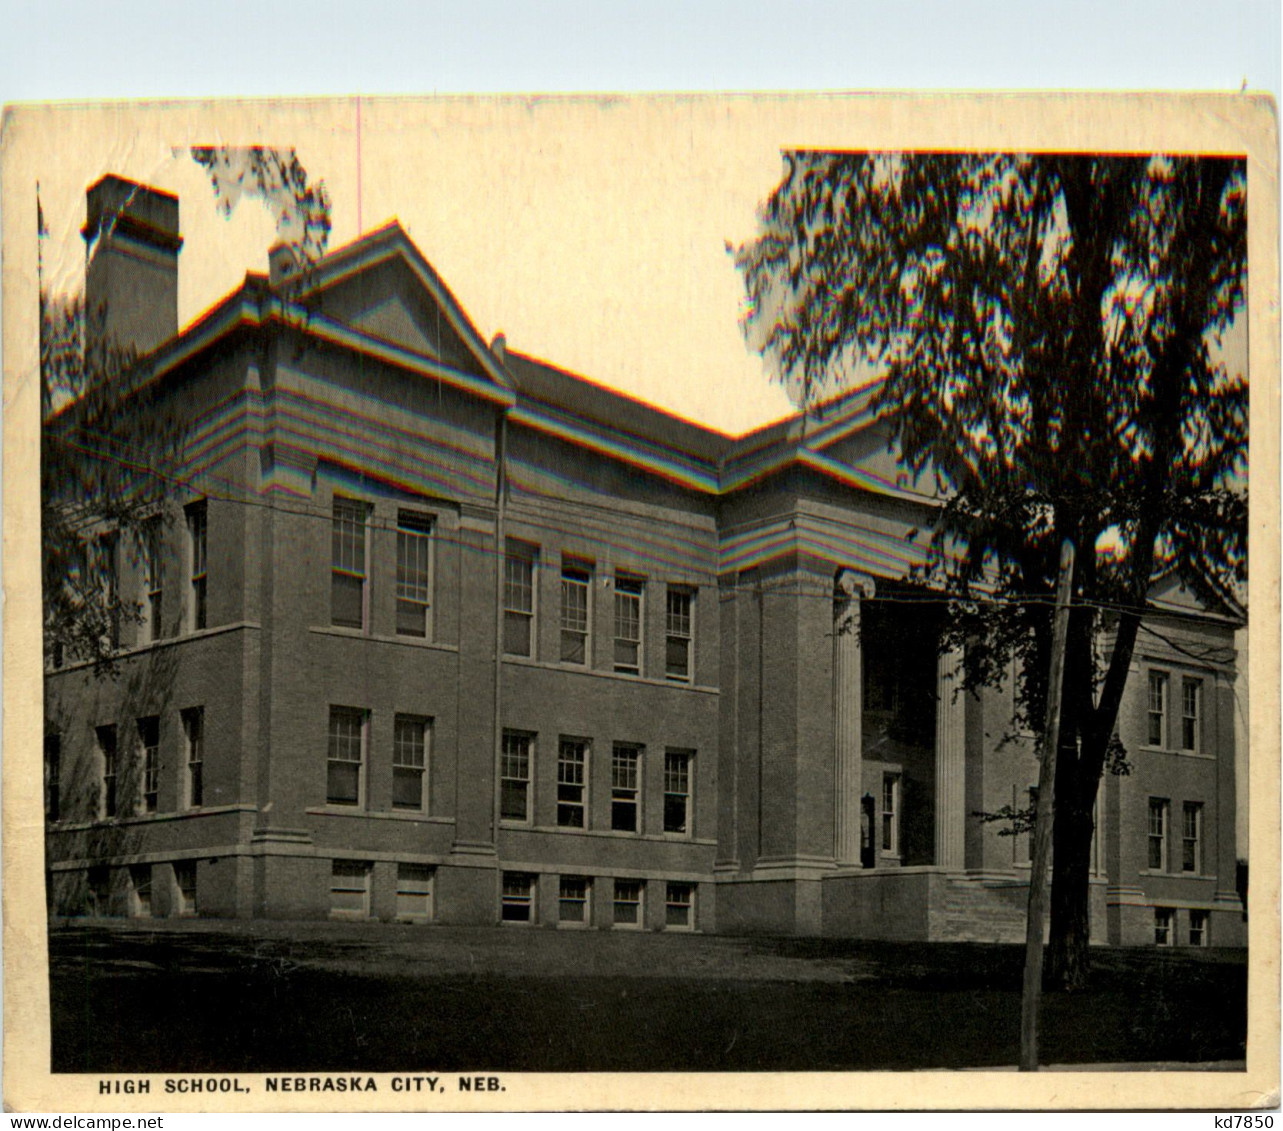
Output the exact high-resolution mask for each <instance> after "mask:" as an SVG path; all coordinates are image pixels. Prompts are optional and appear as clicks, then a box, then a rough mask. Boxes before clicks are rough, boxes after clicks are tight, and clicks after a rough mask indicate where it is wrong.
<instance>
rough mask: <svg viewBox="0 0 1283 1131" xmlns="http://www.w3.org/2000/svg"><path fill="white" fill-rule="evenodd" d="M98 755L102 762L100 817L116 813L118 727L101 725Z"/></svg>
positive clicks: (98, 732)
mask: <svg viewBox="0 0 1283 1131" xmlns="http://www.w3.org/2000/svg"><path fill="white" fill-rule="evenodd" d="M96 733H97V735H98V757H99V759H100V761H101V764H102V798H101V802H100V804H99V806H98V815H99V816H100V817H114V816H115V815H116V728H115V726H114V725H113V726H105V727H99V728H98V729H97V732H96Z"/></svg>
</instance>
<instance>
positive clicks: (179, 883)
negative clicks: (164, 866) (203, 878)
mask: <svg viewBox="0 0 1283 1131" xmlns="http://www.w3.org/2000/svg"><path fill="white" fill-rule="evenodd" d="M174 911H175V912H176V913H177V914H179V915H195V914H196V861H195V860H180V861H179V862H178V863H176V864H175V865H174Z"/></svg>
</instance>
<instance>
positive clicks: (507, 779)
mask: <svg viewBox="0 0 1283 1131" xmlns="http://www.w3.org/2000/svg"><path fill="white" fill-rule="evenodd" d="M532 737H533V736H531V735H529V734H520V733H518V732H517V731H511V730H506V731H504V732H503V759H502V767H501V770H502V773H501V775H500V783H499V816H500V817H501V818H502V819H503V820H505V821H529V820H530V752H531V747H532V746H533V745H534V743H533V740H532Z"/></svg>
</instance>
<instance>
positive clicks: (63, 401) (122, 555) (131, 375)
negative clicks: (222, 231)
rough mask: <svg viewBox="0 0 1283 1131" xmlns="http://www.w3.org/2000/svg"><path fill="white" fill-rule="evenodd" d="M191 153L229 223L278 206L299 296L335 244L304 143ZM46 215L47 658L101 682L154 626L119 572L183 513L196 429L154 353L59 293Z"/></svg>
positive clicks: (43, 464)
mask: <svg viewBox="0 0 1283 1131" xmlns="http://www.w3.org/2000/svg"><path fill="white" fill-rule="evenodd" d="M188 153H189V155H190V157H191V159H192V160H193V161H195V162H196V163H197V164H198V165H200V166H201V167H202V168H203V169H205V170H206V172H207V173H208V174H209V177H210V182H211V185H212V187H213V190H214V195H215V198H216V200H217V201H218V202H219V203H218V208H219V211H220V212H221V213H222V215H223V216H224V217H230V215H231V213H232V212H233V211H234V209H235V207H236V204H237V203H238V202H239V201H240V199H241V198H242V197H257V198H259V199H260V200H261V201H262V203H263V204H264V206H265V207H267V208H268V209H269V211H270V212H271V214H272V216H273V218H274V219H275V222H276V234H277V239H278V241H279V243H280V244H282V245H283V246H285V247H286V248H288V249H289V250H290V252H291V253H292V256H293V259H294V263H295V267H296V271H295V272H294V273H293V275H292V276H291V278H290V281H289V284H288V288H287V289H288V290H289V297H291V298H294V297H297V295H298V293H299V292H300V291H301V290H302V289H303V288H304V286H305V285H306V280H307V279H308V277H309V274H310V268H311V266H312V265H313V264H314V263H315V262H316V261H317V260H318V259H319V258H320V257H321V256H322V255H324V253H325V248H326V243H327V241H328V238H329V232H330V198H329V194H328V192H327V191H326V188H325V184H324V182H323V181H318V182H315V183H311V182H309V179H308V174H307V170H306V169H305V168H304V167H303V165H302V164H301V163H300V162H299V159H298V156H297V154H296V153H295V151H294V150H293V149H288V150H277V149H272V148H268V147H264V146H252V147H243V148H239V147H238V148H233V147H226V146H223V147H194V148H192V149H191V150H190V151H184V150H179V151H176V152H175V154H174V155H175V157H179V156H185V155H188ZM38 188H39V186H37V191H38ZM128 207H129V203H128V201H126V203H125V204H124V205H123V206H122V207H121V208H120V209H119V210H118V212H117V213H116V215H114V216H109V217H107V218H105V220H104V223H103V229H104V230H106V231H109V230H110V228H111V227H112V226H113V225H114V224H115V223H116V221H117V219H118V217H119V215H120V214H122V213H123V212H124V211H126V210H127V209H128ZM37 212H38V224H39V230H38V235H39V244H38V246H39V248H40V254H41V270H40V271H39V274H40V276H41V279H40V318H39V323H40V389H41V398H40V399H41V417H42V421H43V426H42V430H41V458H40V469H41V541H42V551H43V552H42V583H43V604H44V610H43V611H44V650H45V662H46V666H49V667H57V666H60V665H61V664H62V663H63V662H64V661H70V660H76V661H83V662H89V663H92V665H93V668H94V671H95V673H96V674H97V675H99V676H111V677H115V676H117V675H118V674H119V670H118V665H117V662H116V653H117V650H118V646H119V634H120V628H121V626H122V624H123V623H126V622H129V621H138V620H140V619H141V611H140V609H139V608H138V606H136V605H134V604H133V603H131V602H128V601H126V600H122V597H121V592H120V587H119V584H118V578H117V573H118V570H119V566H120V563H121V561H123V560H128V559H130V558H132V559H133V560H134V561H135V562H137V561H139V560H142V559H143V558H144V556H145V555H146V554H147V552H148V545H147V540H148V538H149V537H151V531H152V530H153V529H154V524H155V523H156V522H157V521H162V522H163V521H167V520H168V519H170V518H172V514H170V511H169V508H167V507H166V500H168V499H171V498H172V497H173V496H175V495H176V494H177V493H178V491H179V489H180V487H181V486H182V484H183V481H182V478H181V476H182V462H181V457H182V450H183V446H184V440H185V435H186V421H185V420H184V418H183V415H182V412H181V408H180V406H177V405H175V404H174V403H173V402H172V401H166V400H165V398H163V397H161V396H160V395H158V394H157V393H156V391H155V390H154V389H152V388H151V387H150V386H149V384H148V376H149V362H148V359H147V358H142V357H139V356H138V354H137V351H136V350H134V349H132V348H128V347H125V346H121V345H120V344H118V343H116V342H114V341H112V340H110V339H109V338H107V337H105V336H103V335H98V334H93V333H87V332H86V323H87V321H88V320H89V314H90V312H87V311H86V309H85V300H84V296H83V295H81V294H75V293H72V294H57V293H48V292H47V291H46V289H45V286H44V278H43V275H44V272H43V242H44V240H45V239H46V238H47V237H48V234H49V233H48V231H47V229H46V227H45V223H44V214H43V210H42V209H40V208H39V207H38V208H37ZM97 238H103V237H102V236H101V235H99V236H98V237H97ZM89 254H90V255H91V256H92V254H93V249H92V248H91V249H90V253H89ZM104 313H105V312H104V311H101V310H99V311H94V312H92V314H93V316H94V317H97V318H101V317H102V316H103V315H104ZM131 401H132V403H129V407H128V408H127V409H125V410H122V406H124V405H125V404H126V403H128V402H131Z"/></svg>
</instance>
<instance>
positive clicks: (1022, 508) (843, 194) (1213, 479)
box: [734, 153, 1247, 987]
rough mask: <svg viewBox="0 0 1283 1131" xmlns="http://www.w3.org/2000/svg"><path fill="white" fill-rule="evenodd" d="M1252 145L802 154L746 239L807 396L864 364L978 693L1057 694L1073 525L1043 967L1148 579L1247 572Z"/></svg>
mask: <svg viewBox="0 0 1283 1131" xmlns="http://www.w3.org/2000/svg"><path fill="white" fill-rule="evenodd" d="M1246 193H1247V179H1246V170H1245V167H1244V163H1243V162H1242V161H1241V160H1234V159H1226V158H1197V157H1170V156H1161V155H1154V156H1125V157H1113V156H1076V155H1066V154H1035V155H1029V154H878V153H873V154H858V153H791V154H788V155H787V156H786V158H785V174H784V178H783V180H782V181H781V183H780V185H779V186H778V187H777V188H776V189H775V191H774V192H773V193H772V195H771V196H770V197H769V199H768V200H767V201H766V202H765V203H764V205H763V207H762V211H761V215H760V231H759V234H758V236H757V237H756V238H755V239H754V240H752V241H750V242H748V243H746V244H745V245H743V246H741V247H739V248H738V249H734V255H735V262H736V265H737V266H738V268H739V269H740V271H741V272H742V273H743V277H744V281H745V287H746V290H747V294H748V298H749V302H750V305H749V309H748V314H747V316H746V319H745V328H746V333H747V334H748V336H749V340H750V343H751V344H752V345H753V346H754V347H755V348H757V349H759V350H760V351H761V352H762V353H763V356H764V357H765V358H766V359H767V360H768V361H769V362H770V363H771V364H772V366H773V368H774V372H775V374H776V376H777V377H778V378H779V379H780V380H782V381H784V382H785V383H786V385H787V387H788V388H789V389H790V392H791V393H792V395H793V396H794V398H795V400H797V401H798V402H799V403H800V404H801V406H802V407H803V409H804V410H805V409H809V408H811V407H813V406H814V405H815V404H816V403H817V402H818V401H820V400H821V399H822V398H823V397H824V396H826V395H828V394H829V393H831V392H832V391H833V390H835V389H841V388H843V387H846V386H848V385H849V384H851V383H852V382H853V381H854V380H858V379H860V378H862V377H863V378H870V377H872V378H875V379H876V380H877V381H878V384H877V387H876V392H875V395H874V401H875V405H876V408H877V410H878V411H879V412H880V413H882V414H883V416H884V417H885V418H886V420H887V421H888V422H889V425H890V431H891V435H892V443H893V445H894V446H895V447H896V448H898V451H899V455H900V458H901V459H902V460H903V462H904V463H905V464H906V465H907V467H908V468H910V469H911V470H912V471H913V472H914V473H917V474H921V475H924V476H928V477H933V478H934V481H935V483H936V488H937V492H938V494H939V497H940V500H941V505H940V510H939V518H938V521H937V523H936V525H935V527H934V529H933V530H932V531H931V533H930V536H929V543H930V545H929V549H930V553H929V557H928V564H927V566H926V567H925V568H924V569H923V570H922V571H921V573H922V579H923V580H925V581H929V582H931V583H932V584H934V585H935V586H936V587H938V588H940V589H943V590H944V592H945V594H946V597H947V608H948V616H947V622H946V628H945V630H944V634H943V636H944V639H943V641H942V645H943V646H946V647H949V646H959V645H963V644H965V646H966V651H965V664H964V683H965V686H967V687H968V688H971V689H975V688H978V687H980V686H984V685H1000V684H1001V682H1002V679H1003V676H1004V673H1005V672H1006V671H1007V669H1008V664H1009V662H1010V660H1011V658H1012V657H1013V656H1016V657H1018V658H1019V659H1020V660H1022V661H1023V671H1024V672H1025V673H1026V674H1025V678H1024V679H1023V680H1022V683H1021V686H1019V687H1018V688H1017V701H1018V710H1019V711H1020V712H1021V713H1022V714H1023V715H1024V716H1025V717H1026V718H1029V719H1035V720H1036V719H1039V718H1041V715H1042V709H1043V704H1044V703H1045V700H1046V678H1047V671H1048V657H1049V648H1050V638H1051V605H1052V595H1053V593H1054V587H1055V578H1056V567H1057V559H1058V555H1059V549H1060V545H1061V543H1062V541H1063V540H1064V539H1066V538H1068V539H1070V540H1072V541H1073V543H1074V544H1075V546H1076V547H1077V548H1078V565H1077V569H1076V575H1075V585H1074V598H1073V599H1074V602H1075V610H1074V613H1073V616H1072V618H1071V622H1070V631H1069V643H1068V650H1067V654H1066V664H1065V682H1064V685H1063V707H1062V716H1061V729H1060V741H1059V746H1058V769H1057V774H1056V782H1055V824H1054V834H1053V835H1054V841H1053V844H1054V848H1053V851H1054V866H1053V867H1054V872H1053V879H1052V916H1051V947H1050V951H1049V954H1048V976H1049V980H1051V981H1053V982H1057V983H1059V984H1061V985H1064V986H1066V987H1074V986H1077V985H1080V984H1081V983H1082V981H1083V980H1084V978H1085V974H1086V962H1087V900H1088V870H1089V855H1090V846H1091V837H1092V831H1093V825H1092V809H1093V805H1094V803H1095V799H1096V792H1097V789H1098V786H1099V783H1100V779H1101V775H1102V772H1104V770H1105V769H1106V768H1108V767H1109V766H1110V765H1111V763H1112V764H1115V765H1118V760H1119V758H1120V757H1121V751H1120V744H1119V743H1118V740H1117V737H1116V734H1115V725H1116V722H1117V716H1118V708H1119V704H1120V701H1121V699H1122V695H1123V690H1124V687H1125V684H1126V679H1127V672H1128V668H1129V665H1130V663H1131V659H1132V655H1133V650H1134V647H1135V643H1136V637H1137V632H1138V630H1139V628H1140V622H1141V619H1142V615H1143V612H1144V609H1145V605H1146V600H1147V595H1148V593H1149V591H1150V588H1151V586H1152V584H1153V582H1154V580H1155V579H1156V578H1157V577H1159V576H1161V575H1164V574H1166V573H1169V572H1173V571H1174V572H1175V574H1176V575H1177V576H1179V577H1180V579H1181V580H1182V581H1183V582H1185V583H1186V584H1187V585H1189V586H1190V587H1191V588H1192V589H1193V590H1194V591H1195V592H1196V593H1198V594H1200V595H1202V596H1204V597H1205V598H1207V599H1210V600H1214V599H1216V598H1217V596H1218V595H1223V594H1224V593H1226V592H1232V587H1233V586H1235V585H1241V583H1242V582H1243V581H1244V580H1245V578H1246V570H1247V555H1246V546H1247V541H1246V519H1247V493H1246V488H1245V476H1246V459H1247V380H1246V377H1245V375H1244V374H1241V373H1238V372H1233V371H1231V369H1230V367H1229V366H1228V365H1227V363H1226V360H1225V354H1224V350H1223V348H1222V347H1223V340H1224V337H1225V335H1226V333H1227V332H1228V331H1229V330H1230V328H1231V326H1232V324H1233V321H1234V319H1235V317H1236V316H1238V315H1239V314H1240V312H1241V311H1242V309H1243V303H1244V294H1245V289H1246V272H1247V260H1246V239H1247V199H1246Z"/></svg>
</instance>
